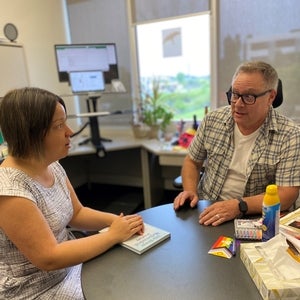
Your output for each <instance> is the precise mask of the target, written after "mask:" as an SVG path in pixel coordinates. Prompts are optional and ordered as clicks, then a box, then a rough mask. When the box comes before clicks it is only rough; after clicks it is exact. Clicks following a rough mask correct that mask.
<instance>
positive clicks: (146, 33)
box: [136, 13, 210, 120]
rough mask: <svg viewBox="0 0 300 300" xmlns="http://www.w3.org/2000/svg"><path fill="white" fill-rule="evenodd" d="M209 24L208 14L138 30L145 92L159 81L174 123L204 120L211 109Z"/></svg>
mask: <svg viewBox="0 0 300 300" xmlns="http://www.w3.org/2000/svg"><path fill="white" fill-rule="evenodd" d="M209 24H210V20H209V14H207V13H205V14H198V15H192V16H185V17H180V18H172V19H170V20H164V21H155V22H150V23H146V24H140V25H137V26H136V44H137V56H138V66H139V70H138V72H139V82H140V89H141V92H143V93H151V85H152V82H153V80H154V79H155V80H159V82H160V92H161V93H163V94H164V96H166V97H165V98H166V99H167V100H166V104H167V105H168V107H171V109H172V111H173V112H174V115H175V117H174V120H181V119H183V120H191V119H192V118H193V115H196V116H197V118H198V119H201V118H202V117H203V116H204V111H205V107H209V106H210V25H209Z"/></svg>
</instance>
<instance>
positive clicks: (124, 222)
mask: <svg viewBox="0 0 300 300" xmlns="http://www.w3.org/2000/svg"><path fill="white" fill-rule="evenodd" d="M109 231H110V232H111V233H113V234H115V235H116V236H117V237H118V241H119V243H121V242H124V241H126V240H128V239H129V238H130V237H131V236H133V235H134V234H136V233H137V234H143V232H144V222H143V219H142V217H141V216H139V215H127V216H124V215H123V213H121V214H120V216H118V217H117V218H116V219H115V220H114V221H113V222H112V224H111V226H110V227H109Z"/></svg>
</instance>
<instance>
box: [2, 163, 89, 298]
mask: <svg viewBox="0 0 300 300" xmlns="http://www.w3.org/2000/svg"><path fill="white" fill-rule="evenodd" d="M50 167H51V169H52V173H53V175H54V178H55V183H54V185H53V186H52V187H50V188H46V187H44V186H42V185H41V184H40V183H38V182H36V181H35V180H33V179H32V178H31V177H29V176H27V175H26V174H25V173H24V172H22V171H20V170H17V169H14V168H0V195H9V196H17V197H24V198H27V199H28V201H33V202H34V203H35V204H36V205H37V207H38V208H39V209H40V211H41V212H42V214H43V215H44V217H45V219H46V220H47V222H48V224H49V226H50V228H51V230H52V232H53V234H54V235H55V237H56V239H57V241H58V242H59V243H61V242H63V241H66V240H68V239H70V234H69V232H68V230H67V229H66V226H67V224H68V223H69V221H70V219H71V217H72V214H73V208H72V203H71V198H70V194H69V190H68V189H67V186H66V173H65V171H64V170H63V168H62V167H61V165H60V164H59V163H58V162H55V163H53V164H52V165H51V166H50ZM80 272H81V265H77V266H74V267H70V268H65V269H60V270H55V271H42V270H40V269H38V268H37V267H35V266H34V265H33V264H32V263H31V262H30V261H28V260H27V259H26V257H24V256H23V255H22V253H21V252H20V251H19V250H18V249H17V248H16V247H15V245H14V244H13V243H12V242H11V241H10V240H9V239H8V237H7V236H6V235H5V233H4V232H3V231H2V230H1V229H0V299H14V300H18V299H26V300H29V299H41V300H45V299H51V300H53V299H59V300H64V299H66V300H68V299H70V300H71V299H72V300H76V299H84V297H83V294H82V289H81V279H80Z"/></svg>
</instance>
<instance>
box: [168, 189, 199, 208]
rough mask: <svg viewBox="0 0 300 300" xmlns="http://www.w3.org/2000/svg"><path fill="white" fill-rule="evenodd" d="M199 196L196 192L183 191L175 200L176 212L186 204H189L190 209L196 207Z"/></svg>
mask: <svg viewBox="0 0 300 300" xmlns="http://www.w3.org/2000/svg"><path fill="white" fill-rule="evenodd" d="M198 201H199V199H198V195H197V193H195V192H191V191H183V192H181V193H179V194H178V196H177V197H176V198H175V199H174V202H173V207H174V209H175V210H178V209H180V207H182V206H184V204H185V203H187V202H189V203H190V207H195V206H196V205H197V203H198Z"/></svg>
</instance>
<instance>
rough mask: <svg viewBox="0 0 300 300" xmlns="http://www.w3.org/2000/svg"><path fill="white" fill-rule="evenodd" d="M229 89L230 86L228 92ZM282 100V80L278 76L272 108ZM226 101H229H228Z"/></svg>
mask: <svg viewBox="0 0 300 300" xmlns="http://www.w3.org/2000/svg"><path fill="white" fill-rule="evenodd" d="M231 91H232V89H231V87H230V89H229V92H231ZM282 102H283V92H282V81H281V79H280V78H278V86H277V94H276V97H275V99H274V101H273V104H272V106H273V107H274V108H276V107H278V106H280V105H281V104H282ZM228 103H229V101H228ZM229 104H230V103H229Z"/></svg>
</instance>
